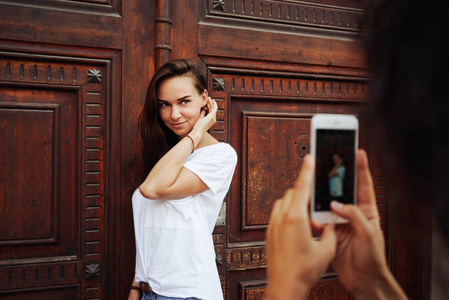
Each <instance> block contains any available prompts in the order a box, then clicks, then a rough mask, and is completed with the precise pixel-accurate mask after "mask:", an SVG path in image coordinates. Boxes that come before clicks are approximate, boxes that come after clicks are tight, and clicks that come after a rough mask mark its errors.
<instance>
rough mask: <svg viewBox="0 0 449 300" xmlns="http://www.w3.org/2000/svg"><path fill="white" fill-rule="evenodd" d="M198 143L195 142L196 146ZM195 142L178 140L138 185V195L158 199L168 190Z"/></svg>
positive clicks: (187, 139) (186, 139) (185, 139)
mask: <svg viewBox="0 0 449 300" xmlns="http://www.w3.org/2000/svg"><path fill="white" fill-rule="evenodd" d="M197 144H198V142H196V145H197ZM194 147H195V141H194V140H193V139H192V140H191V139H190V138H189V137H185V138H183V139H182V140H180V141H179V142H178V143H177V144H176V145H175V146H174V147H173V148H172V149H170V151H168V152H167V153H166V154H165V155H164V156H163V157H162V158H161V159H160V160H159V161H158V162H157V164H156V165H155V166H154V167H153V169H152V170H151V172H150V173H149V174H148V176H147V178H146V179H145V181H144V182H143V183H142V184H141V185H140V188H139V189H140V193H141V194H142V195H143V196H144V197H146V198H148V199H158V197H160V194H161V193H163V192H164V191H165V190H167V189H168V188H170V187H171V186H172V185H173V184H174V182H175V181H176V179H177V178H178V175H179V173H180V172H181V169H182V166H183V165H184V163H185V161H186V159H187V157H188V156H189V155H190V154H191V153H192V150H193V149H194Z"/></svg>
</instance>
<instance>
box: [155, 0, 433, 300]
mask: <svg viewBox="0 0 449 300" xmlns="http://www.w3.org/2000/svg"><path fill="white" fill-rule="evenodd" d="M160 2H161V3H164V4H165V5H166V8H167V9H166V10H165V11H164V12H165V15H164V17H165V19H164V20H166V22H165V23H164V24H166V25H167V28H165V29H166V30H165V31H164V32H165V33H163V32H160V34H161V36H160V39H161V41H164V47H161V48H163V49H166V50H167V51H166V52H165V53H166V54H167V57H171V58H177V57H189V58H192V59H194V60H195V61H197V62H198V63H199V64H200V65H201V66H202V67H203V68H204V70H205V71H206V72H207V74H208V81H209V90H210V92H211V95H212V97H213V98H215V99H216V100H217V102H218V105H219V113H218V117H217V119H218V121H217V124H216V125H215V126H214V127H213V128H212V134H213V135H214V136H215V137H217V138H218V139H219V140H222V141H226V142H229V143H231V145H232V146H233V147H234V148H235V150H236V151H237V153H238V157H239V161H238V164H237V167H236V172H235V175H234V179H233V181H232V185H231V188H230V191H229V193H228V198H227V200H226V203H225V205H224V207H223V211H222V214H221V215H220V217H219V220H218V222H217V226H216V228H215V232H214V240H215V245H216V252H217V265H218V267H219V272H220V276H221V280H222V285H223V292H224V294H225V298H226V299H232V300H233V299H263V294H264V289H265V286H266V274H265V271H266V250H265V242H264V240H265V232H266V228H267V225H268V221H269V215H270V212H271V208H272V205H273V202H274V201H275V200H276V199H277V198H279V197H281V196H282V195H283V194H284V192H285V190H286V189H287V188H289V187H291V186H292V185H293V182H294V180H295V178H296V176H297V174H298V170H299V168H300V167H301V164H302V159H303V157H304V155H305V154H306V153H307V152H309V127H310V119H311V117H312V116H313V115H314V114H316V113H348V114H356V115H358V116H359V117H360V118H362V116H361V112H362V108H363V106H364V105H365V103H366V101H367V99H368V95H369V72H368V70H367V68H366V66H365V63H364V61H365V58H364V56H363V51H362V49H361V47H360V44H359V41H358V34H359V33H360V32H359V31H360V23H361V21H362V18H363V16H364V12H363V6H362V1H356V0H310V1H293V0H291V1H281V0H277V1H275V0H201V1H194V0H191V1H182V2H181V1H179V2H177V1H173V2H171V1H168V0H167V1H160ZM167 20H169V21H167ZM360 147H361V148H365V149H366V150H367V151H368V154H369V157H370V165H371V166H372V171H373V175H374V183H375V186H376V194H377V202H378V207H379V212H380V215H381V222H382V227H383V230H384V232H385V236H386V240H387V255H388V258H389V260H390V264H391V267H392V269H393V271H394V273H395V275H396V276H397V277H398V278H399V280H400V282H401V284H402V285H403V286H404V287H405V288H406V290H407V292H408V293H409V294H411V295H419V297H421V298H423V297H424V298H425V296H424V295H427V293H428V291H429V289H428V285H426V284H428V282H429V281H428V280H426V279H424V280H414V279H413V278H414V277H413V276H414V275H416V274H425V275H428V270H429V269H428V268H429V264H428V260H426V259H424V261H423V263H422V264H419V265H414V264H413V260H414V258H413V257H415V258H416V253H417V252H415V253H413V252H411V251H410V250H409V249H407V247H406V246H404V245H405V244H404V240H403V238H402V237H401V236H400V235H399V234H398V233H397V232H398V231H396V230H395V228H394V225H393V222H391V219H389V218H392V217H391V216H392V214H388V211H389V209H388V207H389V206H388V205H387V204H388V203H387V202H386V201H385V197H384V190H385V188H384V186H385V182H384V180H383V177H382V167H381V155H379V154H380V153H381V150H382V145H379V144H378V143H374V142H371V143H369V138H367V137H366V135H365V133H364V129H363V128H362V130H361V133H360ZM376 149H377V150H378V151H376ZM418 212H419V210H418ZM426 226H427V227H426ZM423 228H425V230H424V231H425V232H427V233H429V227H428V224H424V226H423ZM423 236H424V234H423ZM428 240H429V239H428V238H427V241H428ZM424 243H426V242H424ZM427 245H428V244H427ZM425 257H427V258H428V256H425ZM412 274H414V275H412ZM423 277H425V276H424V275H423ZM309 298H310V299H351V298H352V297H351V295H350V294H349V293H348V292H347V291H346V290H345V289H344V287H343V285H342V284H341V282H340V281H339V279H338V276H337V274H336V273H335V272H334V271H333V270H332V269H329V270H328V271H327V272H326V274H325V275H324V276H323V278H322V279H321V280H320V281H319V282H318V283H317V284H316V285H315V286H314V287H313V288H312V290H311V291H310V294H309Z"/></svg>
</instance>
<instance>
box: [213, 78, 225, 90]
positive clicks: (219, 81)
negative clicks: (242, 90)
mask: <svg viewBox="0 0 449 300" xmlns="http://www.w3.org/2000/svg"><path fill="white" fill-rule="evenodd" d="M212 80H213V86H214V90H215V91H224V90H225V87H224V80H223V78H217V77H214V78H212Z"/></svg>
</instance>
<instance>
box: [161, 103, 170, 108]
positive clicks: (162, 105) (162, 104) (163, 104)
mask: <svg viewBox="0 0 449 300" xmlns="http://www.w3.org/2000/svg"><path fill="white" fill-rule="evenodd" d="M167 106H168V105H167V103H161V104H159V107H160V108H164V107H167Z"/></svg>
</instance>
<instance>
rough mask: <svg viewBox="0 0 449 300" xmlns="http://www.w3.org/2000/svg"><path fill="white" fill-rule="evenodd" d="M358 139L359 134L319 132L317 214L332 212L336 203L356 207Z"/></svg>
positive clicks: (316, 191)
mask: <svg viewBox="0 0 449 300" xmlns="http://www.w3.org/2000/svg"><path fill="white" fill-rule="evenodd" d="M355 135H356V132H355V130H346V129H317V131H316V158H315V159H316V169H315V207H314V209H315V210H316V211H329V210H330V203H331V201H332V200H336V201H338V202H341V203H345V204H352V203H354V164H355V150H354V147H355V146H354V143H355Z"/></svg>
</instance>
